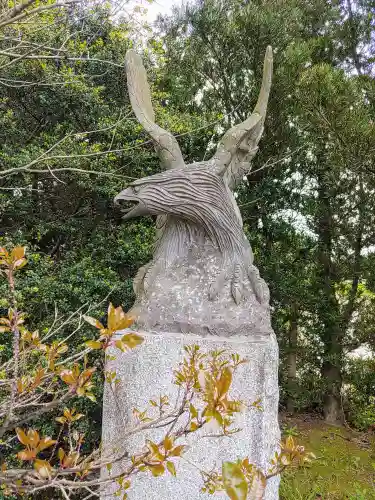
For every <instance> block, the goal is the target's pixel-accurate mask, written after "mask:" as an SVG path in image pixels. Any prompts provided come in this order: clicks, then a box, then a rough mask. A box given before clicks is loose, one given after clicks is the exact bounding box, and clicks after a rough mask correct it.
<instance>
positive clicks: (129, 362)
mask: <svg viewBox="0 0 375 500" xmlns="http://www.w3.org/2000/svg"><path fill="white" fill-rule="evenodd" d="M141 334H142V336H143V337H144V338H145V341H144V343H143V344H142V345H140V346H138V347H137V348H136V349H134V350H132V351H130V352H128V353H125V354H124V353H121V352H120V351H119V350H117V349H112V352H109V353H108V354H110V355H114V356H116V359H114V360H112V361H110V362H109V363H108V366H107V370H110V371H115V372H116V374H117V377H118V378H119V380H120V383H119V384H117V386H116V387H115V388H114V389H112V388H111V387H110V386H109V385H107V386H106V387H105V393H104V408H103V446H104V449H107V450H108V449H111V448H113V447H114V448H117V450H118V453H124V452H125V451H126V450H128V451H129V453H130V454H132V453H134V452H136V451H141V449H142V447H143V446H144V443H145V439H151V440H153V441H158V440H159V439H161V438H162V436H163V435H164V434H165V432H163V431H165V429H159V430H152V431H150V430H148V431H145V432H140V433H138V434H136V435H134V436H132V437H130V438H129V437H127V438H126V439H124V437H122V436H124V433H125V432H126V430H127V429H129V426H130V425H132V423H133V422H134V420H133V419H134V417H133V414H132V409H133V408H138V409H141V410H142V409H144V408H146V406H147V403H148V401H149V400H150V399H155V398H158V397H159V396H160V395H168V396H169V399H170V401H171V402H173V401H174V400H175V399H176V398H177V390H178V388H177V386H175V385H174V384H173V383H172V379H173V374H172V370H173V369H174V368H176V367H177V366H178V364H179V362H180V361H182V359H183V357H184V356H185V354H186V353H185V351H184V346H185V345H189V344H196V345H199V346H200V349H201V350H202V351H203V352H208V351H212V350H216V349H220V350H221V349H226V350H227V351H229V352H232V353H238V354H239V355H240V356H241V358H246V359H247V360H248V363H246V364H243V365H241V366H240V367H239V368H238V371H237V372H236V374H235V376H234V378H233V384H232V391H231V395H232V397H233V398H235V399H241V400H242V401H244V402H245V403H246V402H247V403H252V402H254V401H255V400H257V399H260V400H261V404H262V407H263V411H259V410H256V409H246V410H245V411H244V412H243V413H241V414H239V415H238V417H237V420H236V422H235V425H234V427H239V428H240V429H241V430H240V432H238V433H236V434H234V435H232V436H231V437H209V434H210V431H209V430H207V429H201V430H200V431H199V432H198V433H193V434H191V435H190V436H189V437H188V438H187V440H186V442H187V443H188V444H189V445H190V447H189V449H188V451H187V452H186V453H185V454H184V458H181V459H176V460H175V464H176V470H177V477H173V476H171V475H170V474H169V473H166V474H165V475H163V476H161V477H153V476H152V475H151V474H150V473H149V472H145V473H141V474H137V476H135V477H134V478H133V480H132V486H131V489H130V490H129V499H130V500H169V499H174V498H178V500H192V499H194V500H209V499H212V498H213V497H212V496H211V495H208V494H206V493H202V492H201V491H200V489H201V487H202V484H203V483H202V478H201V475H200V472H199V470H198V468H197V467H196V466H195V465H194V464H196V465H198V466H199V468H200V469H203V470H206V471H210V470H212V469H213V468H220V467H221V463H222V462H223V461H226V460H229V461H234V460H236V459H238V458H245V457H249V460H250V461H251V462H253V463H255V464H256V465H257V466H259V467H261V468H262V469H267V468H268V462H269V459H270V458H271V457H272V455H273V454H274V452H275V450H276V449H277V445H278V441H279V439H280V432H279V426H278V397H279V390H278V379H277V375H278V346H277V342H276V339H275V336H274V334H273V332H272V331H271V332H269V333H267V334H264V333H263V334H261V335H258V336H254V337H253V336H247V337H245V336H233V337H231V338H224V337H216V336H205V337H204V336H200V335H192V334H182V333H163V332H160V331H159V332H149V333H143V332H142V333H141ZM183 443H184V441H183V440H181V444H183ZM120 471H121V463H118V464H116V465H115V466H114V467H113V470H112V474H116V473H119V472H120ZM103 474H104V475H105V474H107V472H106V471H104V472H103ZM278 484H279V479H278V478H273V479H271V480H270V481H269V483H268V485H267V491H266V496H265V499H266V500H277V499H278ZM116 489H117V486H116V485H114V486H113V487H112V486H110V487H108V488H106V490H105V491H103V492H102V497H101V498H102V500H104V499H105V500H115V499H116V498H118V497H116V496H115V495H114V491H115V490H116ZM219 496H220V495H219ZM223 496H224V497H225V494H223Z"/></svg>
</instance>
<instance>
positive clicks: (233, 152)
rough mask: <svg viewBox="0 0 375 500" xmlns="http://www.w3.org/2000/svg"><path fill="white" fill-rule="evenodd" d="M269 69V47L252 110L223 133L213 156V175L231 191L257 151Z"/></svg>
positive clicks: (264, 109)
mask: <svg viewBox="0 0 375 500" xmlns="http://www.w3.org/2000/svg"><path fill="white" fill-rule="evenodd" d="M272 66H273V58H272V48H271V47H267V50H266V55H265V57H264V66H263V80H262V87H261V89H260V93H259V97H258V101H257V103H256V106H255V108H254V111H253V112H252V114H251V115H250V116H249V117H248V118H247V119H246V120H245V121H244V122H242V123H239V124H238V125H235V126H234V127H232V128H230V129H229V130H228V131H227V132H226V133H225V134H224V136H223V137H222V138H221V140H220V142H219V144H218V147H217V150H216V153H215V155H214V157H213V160H214V161H215V164H217V173H218V174H220V175H223V176H224V177H225V179H226V183H227V184H228V186H229V187H231V188H232V187H234V186H235V184H236V183H237V182H238V181H239V180H241V179H242V177H243V175H244V174H246V173H247V172H246V171H249V170H250V161H251V159H252V158H253V157H254V156H255V154H256V152H257V150H258V142H259V141H260V138H261V136H262V133H263V126H264V120H265V118H266V112H267V104H268V97H269V94H270V90H271V81H272Z"/></svg>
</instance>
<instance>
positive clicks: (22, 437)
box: [16, 427, 29, 446]
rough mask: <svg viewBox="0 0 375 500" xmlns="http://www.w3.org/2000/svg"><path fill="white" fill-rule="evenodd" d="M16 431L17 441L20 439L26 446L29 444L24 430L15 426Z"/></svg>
mask: <svg viewBox="0 0 375 500" xmlns="http://www.w3.org/2000/svg"><path fill="white" fill-rule="evenodd" d="M16 433H17V437H18V441H20V442H21V443H22V444H24V445H25V446H27V445H28V444H29V440H28V438H27V436H26V434H25V433H24V431H23V430H22V429H20V428H19V427H17V429H16Z"/></svg>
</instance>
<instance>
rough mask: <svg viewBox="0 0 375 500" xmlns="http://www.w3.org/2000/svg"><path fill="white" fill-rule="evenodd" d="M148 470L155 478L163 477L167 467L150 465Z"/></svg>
mask: <svg viewBox="0 0 375 500" xmlns="http://www.w3.org/2000/svg"><path fill="white" fill-rule="evenodd" d="M148 468H149V470H150V471H151V474H152V475H153V476H154V477H157V476H162V475H163V474H164V471H165V467H164V465H163V464H157V465H149V466H148Z"/></svg>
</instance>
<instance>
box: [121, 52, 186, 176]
mask: <svg viewBox="0 0 375 500" xmlns="http://www.w3.org/2000/svg"><path fill="white" fill-rule="evenodd" d="M125 68H126V75H127V83H128V90H129V97H130V103H131V105H132V108H133V111H134V114H135V116H136V117H137V120H138V121H139V123H140V124H141V125H142V126H143V128H144V129H145V130H146V132H147V133H148V134H149V135H150V136H151V138H152V140H153V142H154V146H155V150H156V151H157V153H158V155H159V158H160V161H161V163H162V166H163V167H164V168H166V169H170V168H175V167H183V166H184V165H185V163H184V160H183V157H182V153H181V150H180V147H179V145H178V143H177V141H176V139H175V137H174V136H173V135H172V134H171V133H170V132H168V131H167V130H164V129H162V128H161V127H159V125H157V124H156V123H155V113H154V110H153V107H152V102H151V92H150V87H149V84H148V81H147V74H146V70H145V68H144V66H143V63H142V59H141V58H140V56H139V55H138V54H137V53H136V52H135V51H134V50H132V49H130V50H128V51H127V53H126V56H125Z"/></svg>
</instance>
